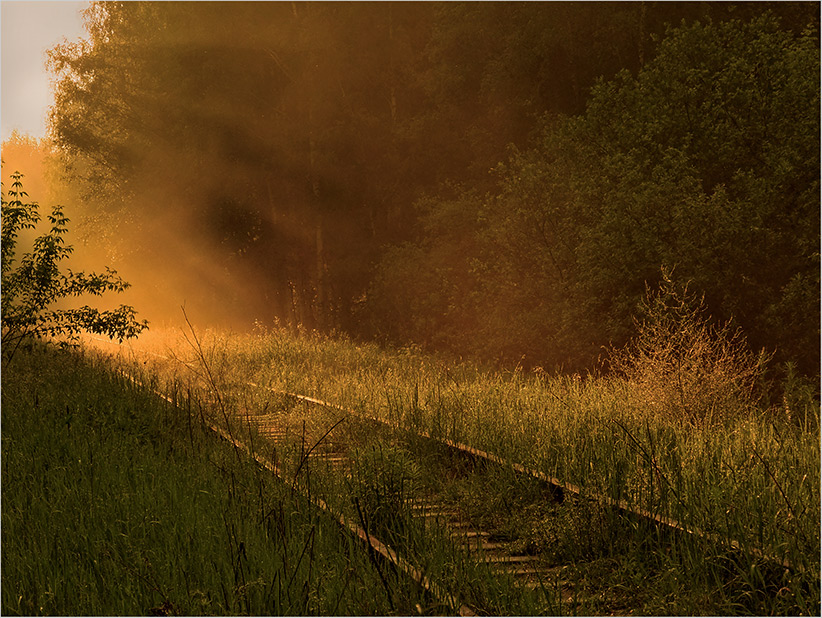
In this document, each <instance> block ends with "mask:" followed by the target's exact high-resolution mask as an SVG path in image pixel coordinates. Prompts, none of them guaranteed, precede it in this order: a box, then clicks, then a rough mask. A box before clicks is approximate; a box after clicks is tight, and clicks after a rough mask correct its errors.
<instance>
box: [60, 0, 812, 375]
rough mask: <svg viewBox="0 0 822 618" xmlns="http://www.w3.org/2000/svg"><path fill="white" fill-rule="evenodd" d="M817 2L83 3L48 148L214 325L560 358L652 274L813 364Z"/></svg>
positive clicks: (806, 365) (618, 320)
mask: <svg viewBox="0 0 822 618" xmlns="http://www.w3.org/2000/svg"><path fill="white" fill-rule="evenodd" d="M817 11H818V6H817V5H814V4H813V3H773V4H771V3H750V4H748V3H742V4H738V5H732V4H727V3H653V2H651V3H545V4H542V3H233V2H232V3H222V2H209V3H176V2H168V3H165V2H164V3H132V2H106V3H94V4H92V6H91V8H90V9H89V12H88V15H87V17H88V19H87V22H88V29H89V40H88V41H87V42H84V43H75V44H66V45H63V46H59V47H57V48H55V49H54V50H53V51H52V52H51V60H50V61H51V65H52V69H53V72H54V74H55V76H56V78H57V80H58V81H57V90H56V93H57V97H56V103H55V106H54V108H53V111H52V117H51V136H52V139H53V140H54V142H55V143H56V144H57V146H58V147H59V148H60V149H61V151H62V152H63V156H64V161H65V165H66V169H67V170H68V174H69V175H70V177H72V178H73V179H74V180H75V182H77V183H79V184H80V185H81V186H82V187H83V190H84V192H85V194H86V195H87V196H88V197H89V199H90V201H93V202H94V203H95V204H97V205H98V207H99V208H101V209H103V210H104V211H107V212H109V213H118V214H117V218H119V219H120V220H121V221H124V222H126V223H127V225H128V226H129V230H131V231H133V232H134V234H135V235H137V236H138V237H139V234H138V232H137V230H139V229H141V228H142V229H145V230H148V231H149V233H150V234H154V235H155V236H156V234H157V227H158V226H161V227H164V228H167V229H172V230H174V233H175V234H178V235H185V236H186V237H187V239H188V241H189V242H190V243H192V244H191V245H188V250H189V251H190V248H191V246H193V247H196V248H199V250H200V252H208V255H209V259H210V261H211V262H212V263H214V264H218V265H219V269H220V276H216V275H215V276H214V278H213V279H212V280H211V283H209V282H203V281H197V282H196V283H197V286H198V288H199V289H202V290H205V292H202V293H201V300H202V301H203V302H210V304H211V305H214V304H218V303H219V304H220V305H222V306H223V307H224V310H225V313H226V314H239V313H241V312H242V314H243V315H244V316H248V317H250V318H253V319H259V320H261V321H263V322H269V321H271V320H273V319H274V318H277V319H279V320H281V321H285V322H289V323H302V324H304V325H307V326H309V327H315V328H323V329H330V328H337V329H341V330H344V331H347V332H349V333H352V334H355V335H359V336H369V337H372V336H379V337H382V338H385V339H388V340H392V341H396V342H411V341H413V342H418V343H421V344H425V345H429V346H432V347H438V348H445V349H449V350H452V351H455V352H458V353H468V354H472V355H478V356H481V357H483V358H487V359H493V360H505V361H515V362H520V361H522V359H523V358H524V359H525V362H526V363H530V364H539V365H542V366H544V367H546V368H548V367H552V368H561V367H564V368H567V369H579V368H581V367H590V366H591V364H592V363H593V362H594V360H595V359H596V358H597V356H598V354H599V353H600V351H601V348H602V346H604V345H608V344H616V345H619V344H622V343H624V342H625V341H626V340H627V339H628V338H629V337H630V336H631V333H632V328H633V317H634V316H635V314H636V311H637V307H638V304H639V301H640V300H641V298H642V297H643V295H644V292H645V286H646V285H650V286H653V285H655V284H656V283H658V282H659V280H660V278H661V268H663V267H664V268H667V269H673V272H674V276H675V277H678V278H681V279H682V280H683V281H686V280H691V281H692V282H693V284H692V285H693V286H694V287H696V288H697V289H698V290H699V291H700V292H702V293H704V294H705V301H706V306H707V307H708V309H709V310H710V312H711V313H712V314H713V315H715V316H716V317H717V318H718V319H729V318H733V319H734V320H735V321H736V323H738V324H739V325H741V326H742V327H743V328H744V329H745V331H746V332H747V333H748V336H749V339H750V341H751V343H752V344H753V345H755V346H765V347H767V348H769V349H776V350H777V354H778V355H779V356H780V359H781V360H791V361H794V362H797V363H800V365H801V367H802V369H803V370H804V371H805V372H807V373H813V372H818V366H819V312H818V303H819V227H818V219H819V182H818V181H819V151H818V144H819V49H818V38H817V32H816V27H817V26H818V14H817ZM158 222H163V223H158ZM169 223H173V225H169ZM175 251H176V253H175ZM180 251H182V249H180V247H178V246H177V245H175V243H173V242H165V243H161V244H158V246H154V247H153V248H152V256H153V257H147V256H146V255H145V254H144V253H143V254H141V255H139V256H135V257H136V258H139V259H141V260H148V261H149V263H153V264H156V266H157V268H162V267H163V266H164V265H165V266H166V267H167V265H168V264H169V263H176V264H181V263H184V262H185V261H184V260H182V259H181V257H180V255H181V254H180ZM226 281H243V282H253V285H251V284H249V285H245V286H243V287H242V288H236V287H234V288H231V292H230V293H228V292H226V291H225V290H226V289H228V288H225V287H220V286H221V285H222V283H221V282H226ZM209 286H210V287H209ZM209 295H210V296H209Z"/></svg>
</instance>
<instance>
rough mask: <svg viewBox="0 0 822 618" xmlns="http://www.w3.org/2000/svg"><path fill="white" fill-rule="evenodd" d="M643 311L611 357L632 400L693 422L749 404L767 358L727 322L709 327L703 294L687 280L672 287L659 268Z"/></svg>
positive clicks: (719, 417)
mask: <svg viewBox="0 0 822 618" xmlns="http://www.w3.org/2000/svg"><path fill="white" fill-rule="evenodd" d="M642 313H643V314H644V319H642V321H641V322H640V321H638V324H637V327H638V335H637V337H636V338H635V339H634V341H633V342H631V343H629V345H628V346H626V347H625V348H624V349H622V350H618V351H615V353H614V354H613V355H612V366H613V367H614V368H615V369H616V370H617V371H619V372H620V373H622V374H624V375H625V377H626V378H627V379H628V381H629V382H630V383H631V384H632V386H633V387H634V388H633V392H634V393H635V394H636V396H637V400H636V402H635V403H637V404H638V405H641V406H643V407H645V408H646V409H647V410H648V411H650V412H652V413H656V414H666V415H670V416H671V417H672V420H675V421H680V420H684V421H688V422H691V423H694V424H697V425H710V424H713V423H715V422H721V421H722V420H725V419H727V418H728V417H729V416H731V415H734V414H737V413H739V412H740V411H742V410H745V409H749V408H750V406H751V405H752V404H753V403H755V401H756V396H755V385H756V383H757V381H758V379H759V378H760V377H761V376H762V373H763V372H764V368H765V365H766V363H767V361H768V356H767V355H766V354H765V352H764V350H763V351H762V352H760V353H759V354H758V355H757V354H754V353H753V352H751V350H750V349H749V348H748V344H747V341H746V339H745V336H744V334H743V333H742V331H741V330H740V329H739V328H733V327H732V326H731V323H730V322H726V323H722V324H713V323H712V322H711V320H710V317H709V316H706V311H705V303H704V297H703V296H700V295H697V294H696V293H694V292H692V291H690V290H689V289H688V284H685V285H678V284H676V283H675V282H674V281H673V280H672V278H671V272H670V271H668V270H666V269H664V268H663V270H662V282H661V284H660V287H659V289H658V290H657V291H655V292H654V291H651V290H650V289H649V290H648V291H647V292H646V296H645V300H644V302H643V305H642Z"/></svg>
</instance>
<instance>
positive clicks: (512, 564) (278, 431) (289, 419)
mask: <svg viewBox="0 0 822 618" xmlns="http://www.w3.org/2000/svg"><path fill="white" fill-rule="evenodd" d="M102 341H105V340H102ZM105 343H110V342H108V341H105ZM112 345H118V344H113V343H112ZM149 354H152V353H149ZM152 355H153V356H154V357H155V358H157V359H159V360H160V361H162V362H166V363H172V364H173V363H180V364H182V365H188V368H189V369H191V370H193V371H194V372H195V374H196V376H197V377H196V379H197V380H198V381H200V386H201V387H203V388H204V389H205V390H209V389H212V390H214V389H216V386H215V385H214V384H213V383H210V382H209V378H208V376H207V375H203V372H202V371H200V370H199V369H198V368H196V367H193V366H191V364H190V363H186V362H184V361H182V360H180V359H174V358H170V357H168V356H163V355H159V354H152ZM242 386H243V387H244V388H249V389H256V390H257V391H264V392H267V393H269V394H271V395H273V396H275V397H278V398H283V399H286V400H289V401H290V402H291V406H292V410H293V409H296V408H299V407H301V408H302V414H298V415H296V418H297V420H296V421H295V420H294V418H295V415H291V416H289V415H287V414H283V413H282V412H277V413H263V414H251V413H248V412H239V413H235V414H234V415H233V418H232V419H228V418H226V419H225V421H226V422H225V427H222V426H220V424H212V426H211V428H212V430H214V431H215V432H217V433H218V434H220V435H221V436H222V437H223V438H224V439H226V440H227V441H229V442H230V443H232V444H233V445H234V446H235V448H239V449H242V450H245V451H247V452H249V453H251V455H252V456H253V457H254V458H255V459H256V460H257V462H258V463H259V464H260V465H261V466H264V467H265V468H267V469H269V470H270V471H272V472H273V473H275V474H277V475H278V476H279V477H280V478H281V479H282V480H283V482H286V483H289V484H290V485H291V486H292V487H294V488H295V489H297V490H301V491H305V490H306V486H305V483H304V480H301V478H303V479H304V478H306V477H309V476H310V475H311V474H315V473H316V472H317V471H322V472H323V473H325V474H327V475H328V474H330V476H331V477H332V478H334V479H337V482H344V481H345V479H349V478H351V476H352V474H354V470H355V467H356V465H357V462H356V453H355V452H352V449H351V447H350V444H347V443H346V441H345V440H339V439H337V434H339V433H341V428H342V427H345V426H348V429H349V432H352V431H354V432H356V431H361V432H366V433H367V432H382V433H383V434H385V436H387V437H388V439H389V441H390V440H394V441H396V440H397V439H399V437H400V436H402V435H407V434H408V433H409V429H408V428H405V427H401V426H399V425H397V424H394V423H391V422H389V421H387V420H385V419H382V418H379V417H376V416H372V415H368V414H364V413H362V412H359V411H355V410H352V409H349V408H345V407H343V406H339V405H337V404H334V403H331V402H327V401H323V400H321V399H317V398H315V397H310V396H307V395H303V394H299V393H293V392H289V391H285V390H281V389H276V388H271V387H269V386H265V385H260V384H256V383H252V382H247V383H245V384H243V385H242ZM215 394H217V395H218V393H215ZM160 395H161V396H164V395H162V394H160ZM164 397H165V396H164ZM311 408H313V409H322V410H325V411H326V412H328V413H331V414H332V415H334V416H333V417H332V418H331V419H329V420H328V422H327V423H326V424H325V425H322V424H321V425H315V426H311V425H310V424H307V423H306V422H305V420H302V421H300V420H299V418H300V417H301V416H302V417H303V418H305V417H309V418H310V417H312V413H311V412H310V411H309V409H311ZM231 421H233V424H234V426H235V427H238V428H241V429H242V432H240V431H232V429H231V425H232V422H231ZM240 433H242V434H243V436H244V438H242V439H241V438H239V437H238V435H239V434H240ZM414 437H415V439H422V440H426V441H430V442H433V443H436V444H438V445H439V446H440V447H442V448H446V449H448V450H449V451H450V452H451V453H454V454H455V455H456V456H459V457H463V458H467V459H469V460H471V461H472V462H475V463H476V462H480V463H482V464H483V465H486V466H496V467H504V468H507V469H509V470H511V471H513V472H514V473H515V474H517V475H520V476H523V477H528V478H530V479H533V480H535V481H537V482H538V483H540V484H542V485H544V487H545V488H546V490H547V491H546V492H545V496H546V499H547V500H552V501H554V502H556V503H562V502H563V501H564V500H566V499H569V498H570V499H571V500H585V501H593V502H596V503H597V504H599V505H602V506H604V507H607V508H610V509H613V510H614V511H617V512H619V513H621V514H623V515H624V516H626V517H628V518H632V519H634V520H641V521H643V522H646V523H650V524H652V525H654V526H658V527H661V528H663V529H665V530H668V531H670V532H672V533H674V534H684V535H689V536H696V537H699V538H701V539H704V540H706V541H709V542H712V543H719V544H725V545H727V546H728V547H729V549H731V550H734V551H739V550H740V546H739V544H738V543H736V542H735V541H733V540H728V539H721V538H718V537H716V536H715V535H711V534H709V533H706V532H704V531H701V530H698V529H694V528H689V527H687V526H685V525H683V524H681V523H680V522H678V521H676V520H673V519H671V518H667V517H663V516H661V515H659V514H655V513H651V512H648V511H646V510H643V509H640V508H638V507H636V506H635V505H631V504H629V503H627V502H625V501H618V500H614V499H611V498H609V497H607V496H601V495H596V494H590V493H586V492H583V490H582V489H581V488H580V487H578V486H575V485H573V484H570V483H566V482H563V481H561V480H559V479H556V478H553V477H550V476H549V475H546V474H544V473H542V472H541V471H538V470H533V469H530V468H527V467H525V466H522V465H521V464H518V463H516V462H508V461H505V460H504V459H502V458H500V457H498V456H496V455H495V454H493V453H489V452H486V451H482V450H480V449H477V448H474V447H472V446H470V445H467V444H462V443H459V442H454V441H451V440H447V439H442V438H437V437H434V436H431V435H430V434H428V433H426V432H419V431H417V432H416V433H415V434H414ZM286 451H291V452H292V453H296V454H297V457H296V461H297V462H298V463H297V467H296V470H294V468H293V467H292V469H291V470H289V471H285V470H284V469H282V468H281V467H280V463H279V462H278V460H277V454H278V453H284V452H286ZM263 452H271V453H273V454H274V457H265V456H262V455H261V454H260V453H263ZM309 495H310V494H309ZM311 500H312V503H313V504H314V505H315V506H316V507H317V508H321V509H323V510H325V511H327V512H329V513H331V514H332V515H333V516H334V517H335V518H337V520H338V521H339V523H340V525H341V527H342V528H343V529H345V530H347V531H348V532H349V533H350V534H352V535H353V536H355V537H356V538H358V539H360V540H361V541H362V542H363V543H364V544H365V545H366V546H368V548H369V551H371V552H372V553H373V554H374V555H375V556H376V557H377V558H378V559H380V560H383V561H385V562H386V563H388V564H391V565H392V566H393V567H394V568H396V569H398V570H400V571H401V572H403V573H405V574H406V575H407V576H408V577H410V578H411V579H413V580H414V581H415V582H416V583H417V584H418V585H420V586H421V587H423V588H424V589H425V590H426V591H427V592H428V593H429V594H430V595H431V596H432V598H433V599H435V600H436V602H437V603H439V604H441V605H442V606H443V607H447V608H449V611H450V612H452V613H459V614H460V615H472V614H473V613H475V610H474V609H473V608H472V607H470V606H469V605H468V604H465V603H463V602H461V601H460V599H459V598H457V597H456V596H455V595H454V594H452V593H451V592H450V591H449V590H448V589H447V588H445V587H443V586H441V585H438V584H437V583H436V582H433V581H431V580H430V579H429V578H428V577H427V576H426V575H425V574H424V573H423V572H422V571H421V570H420V569H419V568H418V567H417V566H415V565H414V564H412V562H411V561H410V560H409V559H408V558H407V557H406V556H403V555H402V552H401V551H398V550H397V549H395V548H393V547H392V545H391V542H390V541H384V540H380V539H379V538H378V536H377V532H375V530H373V529H372V530H369V525H368V521H366V519H367V518H365V517H364V516H363V514H362V513H361V512H360V513H358V514H359V518H357V517H354V516H351V515H350V514H349V515H344V514H341V513H340V511H339V509H337V508H334V507H332V506H330V505H329V504H327V503H326V502H325V501H324V500H323V499H322V498H318V497H317V496H316V495H314V496H313V497H312V498H311ZM404 509H405V510H407V512H408V513H409V514H410V516H411V518H412V519H413V520H414V521H416V522H419V523H420V524H421V526H422V527H423V528H426V527H427V528H429V529H431V528H433V529H436V530H438V531H439V533H440V534H441V535H445V536H446V537H448V538H450V540H451V542H452V543H453V544H454V546H455V548H457V549H458V550H459V551H462V552H464V553H465V554H466V555H467V556H468V557H469V559H470V560H472V561H474V562H475V563H477V564H481V565H483V566H484V567H486V568H488V569H489V570H490V571H491V572H492V573H495V574H497V575H499V576H505V577H509V578H511V580H512V581H513V582H515V584H516V585H517V586H519V587H521V588H523V589H540V588H544V587H545V586H546V582H549V581H553V582H554V583H555V584H557V586H558V587H559V588H563V582H558V581H557V578H556V576H555V575H554V574H552V573H549V569H546V567H545V565H544V564H542V563H541V561H540V560H539V556H538V555H533V554H531V553H529V552H523V551H516V550H514V551H512V548H511V544H510V543H507V542H505V541H504V540H501V539H499V538H497V537H495V536H494V535H493V534H492V533H491V532H489V531H488V530H483V529H480V528H479V527H478V526H476V525H473V524H472V523H471V522H470V521H469V520H468V519H467V518H466V517H465V514H464V513H463V512H462V510H461V509H459V508H455V507H454V506H453V505H452V504H450V503H448V502H446V501H443V500H441V499H440V497H438V496H436V495H430V494H429V495H424V496H412V497H410V498H409V499H407V500H406V504H405V505H404ZM357 510H358V511H359V505H357ZM748 551H750V550H748ZM753 552H754V553H755V554H757V556H758V557H760V558H764V559H767V560H768V561H771V562H773V563H775V564H777V565H779V566H780V567H782V568H785V569H791V565H789V564H787V563H785V562H784V561H779V560H778V559H776V558H772V557H769V556H766V555H765V554H763V553H762V552H759V551H758V550H753ZM566 592H567V591H566ZM565 596H567V594H566V595H565Z"/></svg>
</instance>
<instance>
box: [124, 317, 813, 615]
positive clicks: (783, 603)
mask: <svg viewBox="0 0 822 618" xmlns="http://www.w3.org/2000/svg"><path fill="white" fill-rule="evenodd" d="M154 336H155V337H156V339H155V341H154V342H149V341H147V342H146V343H142V342H141V343H140V345H145V346H150V345H153V346H154V349H155V350H166V351H165V352H163V353H164V354H166V355H168V350H169V349H172V350H174V354H175V355H176V356H177V357H180V358H185V357H187V356H188V357H192V355H191V353H190V349H189V352H186V349H187V347H186V344H185V343H184V342H183V343H182V344H181V342H180V341H179V340H178V341H174V340H173V339H164V338H163V334H162V333H157V334H155V335H154ZM706 343H707V342H706ZM203 346H204V349H205V350H206V351H207V357H208V362H209V363H211V366H212V368H213V372H214V375H215V376H218V381H219V383H220V388H221V389H222V390H223V391H224V392H225V393H232V397H234V399H235V400H236V401H237V402H238V403H240V404H241V407H244V408H245V409H254V410H260V411H262V410H265V409H266V408H267V407H270V406H271V405H272V402H273V401H276V400H277V399H276V396H275V395H274V394H272V393H271V392H270V391H268V390H266V389H265V388H256V389H249V388H248V386H247V383H249V382H253V383H255V384H258V385H262V386H266V387H271V388H273V389H278V390H285V391H291V392H298V393H301V394H305V395H310V396H315V397H318V398H320V399H324V400H327V401H330V402H334V403H337V404H340V405H342V406H346V407H349V408H352V409H354V410H358V411H362V412H365V413H368V414H370V415H375V416H379V417H381V418H383V419H385V420H389V421H391V422H394V423H397V424H400V425H402V426H406V427H408V428H410V429H417V430H424V431H427V432H429V433H431V434H433V435H436V436H440V437H443V438H448V439H451V440H455V441H459V442H463V443H467V444H470V445H472V446H474V447H477V448H481V449H484V450H487V451H490V452H493V453H496V454H498V455H500V456H502V457H505V458H507V459H510V460H511V461H513V462H518V463H521V464H523V465H526V466H528V467H531V468H533V469H535V470H539V471H541V472H544V473H546V474H548V475H550V476H553V477H556V478H559V479H562V480H564V481H566V482H568V483H571V484H574V485H577V486H579V487H581V489H582V491H583V493H586V494H597V495H602V496H607V497H609V498H611V499H613V500H624V501H626V502H627V503H629V504H631V505H635V506H636V507H638V508H641V509H644V510H647V511H650V512H652V513H655V514H659V515H662V516H665V517H669V518H673V519H675V520H676V521H678V522H680V524H681V525H682V526H684V527H685V528H687V529H689V530H696V531H699V532H700V533H704V536H701V535H699V534H686V535H679V536H678V537H676V540H675V546H674V549H673V550H670V551H673V552H674V555H675V556H676V560H674V561H673V563H672V564H675V566H670V568H671V569H673V570H674V572H678V573H679V574H680V575H678V576H676V577H674V580H676V579H677V577H678V578H682V577H684V575H683V574H684V573H687V577H688V578H691V579H692V580H694V581H696V582H701V583H700V584H699V585H702V586H704V588H705V589H706V590H707V591H709V592H706V598H710V599H711V602H712V603H719V605H711V606H712V607H721V608H726V609H727V608H735V609H734V611H753V612H766V613H780V612H783V613H785V612H786V613H818V611H819V566H820V565H819V556H820V540H819V539H820V535H819V532H820V525H819V524H820V452H819V444H820V442H819V407H818V402H816V401H814V400H812V399H810V398H807V397H802V398H797V397H795V398H792V399H790V401H791V403H792V407H791V409H790V410H788V409H786V408H787V404H786V406H785V407H783V408H779V407H776V408H763V407H760V406H759V405H758V404H757V403H756V401H755V400H752V399H750V398H745V397H744V396H743V395H744V389H743V390H735V391H734V392H733V393H731V394H732V396H726V395H728V393H727V392H724V391H721V390H716V389H714V390H705V389H703V390H702V391H699V392H694V391H693V390H692V389H693V388H695V387H694V386H689V384H691V385H694V384H696V385H700V387H701V386H702V384H701V383H700V382H699V381H698V380H697V381H696V382H690V383H689V382H688V381H687V380H685V379H684V377H688V378H691V377H693V376H691V375H689V376H684V377H683V379H681V380H677V382H676V384H673V385H672V384H669V383H668V382H666V380H668V381H670V380H671V379H672V378H670V377H666V376H665V375H663V374H659V375H657V382H654V381H653V380H651V379H650V378H651V377H652V373H650V372H647V371H646V373H644V374H643V379H639V378H638V376H639V374H638V373H634V374H631V372H625V374H624V375H622V376H620V375H612V376H610V377H596V376H549V375H546V374H544V373H543V372H530V373H526V372H524V371H521V370H514V371H507V372H506V371H482V370H480V369H479V368H477V367H475V366H473V365H471V364H469V363H456V362H448V361H445V360H443V359H439V358H437V357H433V356H429V355H424V354H421V353H420V352H419V351H416V350H413V349H401V350H393V351H391V350H388V351H386V350H381V349H379V348H378V347H377V346H375V345H372V344H355V343H354V342H352V341H349V340H346V339H345V338H331V337H325V336H320V335H316V334H312V333H303V334H301V335H299V336H294V335H293V334H292V333H289V332H286V331H280V330H273V331H266V332H259V333H257V334H255V335H227V334H225V333H206V334H205V335H204V336H203ZM729 349H730V348H725V349H724V350H725V351H726V352H727V351H728V350H729ZM720 351H721V350H720ZM700 353H701V352H700ZM143 360H144V359H143V358H142V357H141V361H140V362H143ZM190 360H192V358H190ZM726 361H729V359H723V360H722V362H723V363H725V365H722V366H724V367H725V369H724V371H725V372H726V373H721V372H720V373H718V374H715V375H714V378H717V379H720V378H721V379H726V378H728V374H727V372H728V371H730V370H733V369H734V367H733V364H732V363H730V362H727V363H726ZM162 367H166V368H167V369H168V370H170V371H180V365H179V364H178V365H174V364H173V363H172V364H169V363H164V364H162V365H157V370H158V371H159V370H160V369H161V368H162ZM637 367H639V366H638V365H637ZM645 369H648V365H645ZM742 369H743V370H745V368H744V367H743V368H742ZM728 384H729V388H731V389H734V388H736V386H735V384H739V383H738V382H737V383H734V382H733V379H731V381H730V382H729V383H728ZM667 387H670V388H671V392H672V393H675V394H676V395H677V396H675V397H673V396H672V397H671V398H669V399H667V401H668V404H667V405H666V404H665V403H664V400H663V399H661V398H660V393H661V391H662V389H663V388H667ZM706 393H707V394H706ZM689 396H690V397H692V398H691V399H688V397H689ZM786 401H788V398H786ZM683 402H685V405H683ZM694 402H702V403H703V404H705V405H703V406H702V412H701V413H699V414H695V413H694V411H695V410H696V409H697V407H698V406H695V405H694ZM652 403H653V404H654V405H651V404H652ZM800 404H801V407H800ZM309 417H311V418H315V419H316V413H311V414H310V415H309ZM671 560H673V559H671ZM780 562H781V563H785V564H788V565H790V568H789V569H788V570H785V569H783V568H782V567H779V566H775V565H778V564H779V563H780ZM665 568H668V567H665ZM672 577H673V576H672ZM694 607H697V608H698V607H699V605H698V604H696V605H694ZM669 609H670V608H669Z"/></svg>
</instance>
